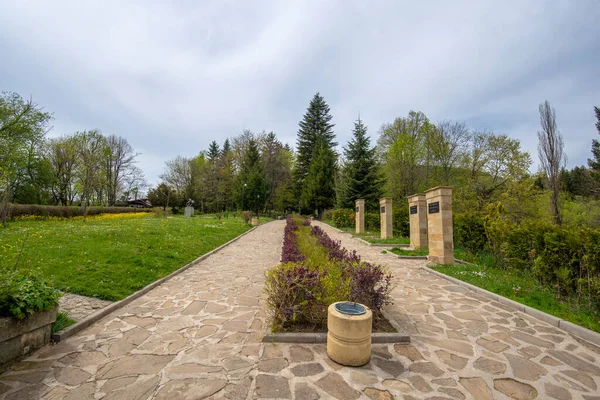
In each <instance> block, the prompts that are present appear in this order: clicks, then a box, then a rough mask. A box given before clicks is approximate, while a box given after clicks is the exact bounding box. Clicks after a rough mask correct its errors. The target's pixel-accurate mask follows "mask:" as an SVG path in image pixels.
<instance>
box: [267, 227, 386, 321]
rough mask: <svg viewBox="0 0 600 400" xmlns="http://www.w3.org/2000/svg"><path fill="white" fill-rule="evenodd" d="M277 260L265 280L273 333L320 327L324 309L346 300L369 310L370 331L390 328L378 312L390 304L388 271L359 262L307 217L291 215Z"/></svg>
mask: <svg viewBox="0 0 600 400" xmlns="http://www.w3.org/2000/svg"><path fill="white" fill-rule="evenodd" d="M281 260H282V263H281V264H280V265H278V266H277V267H274V268H272V269H270V270H269V271H267V273H266V283H265V291H266V294H267V304H268V309H269V312H270V314H271V315H270V316H271V320H272V324H273V325H272V330H273V331H274V332H278V331H279V332H280V331H325V330H326V329H327V307H328V306H329V305H330V304H332V303H334V302H337V301H348V300H350V301H355V302H358V303H362V304H365V305H367V306H368V307H369V308H371V310H372V311H373V319H374V321H373V323H374V330H375V331H384V332H389V331H394V328H393V327H392V326H391V325H390V323H389V322H388V321H387V320H386V319H385V317H384V316H383V314H382V312H381V310H382V307H383V306H384V305H386V304H390V303H391V297H390V292H391V290H392V285H391V279H392V275H391V274H390V273H389V271H388V270H387V269H386V268H385V267H383V266H381V265H373V264H370V263H368V262H365V261H361V259H360V256H359V255H358V254H356V252H355V251H352V252H350V251H348V250H347V249H345V248H343V247H342V246H341V245H340V242H339V241H334V240H332V239H331V238H330V237H329V236H328V235H327V234H326V233H325V232H324V231H323V230H322V229H320V228H319V227H317V226H314V227H311V226H310V221H308V220H306V219H304V220H300V219H298V218H296V219H294V218H292V217H288V219H287V225H286V228H285V233H284V241H283V248H282V257H281Z"/></svg>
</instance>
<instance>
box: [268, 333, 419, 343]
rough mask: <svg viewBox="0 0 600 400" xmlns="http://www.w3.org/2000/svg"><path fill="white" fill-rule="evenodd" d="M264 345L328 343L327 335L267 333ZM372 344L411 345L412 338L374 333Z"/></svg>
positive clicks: (399, 334) (402, 334)
mask: <svg viewBox="0 0 600 400" xmlns="http://www.w3.org/2000/svg"><path fill="white" fill-rule="evenodd" d="M262 342H263V343H327V334H326V333H322V332H321V333H304V332H298V333H296V332H289V333H288V332H286V333H265V335H264V336H263V338H262ZM371 343H410V336H408V335H407V334H405V333H397V332H391V333H372V334H371Z"/></svg>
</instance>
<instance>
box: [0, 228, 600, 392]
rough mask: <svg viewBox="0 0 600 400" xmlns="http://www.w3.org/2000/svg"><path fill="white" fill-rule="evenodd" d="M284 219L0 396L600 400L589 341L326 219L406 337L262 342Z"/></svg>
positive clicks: (119, 315) (24, 365) (52, 356)
mask: <svg viewBox="0 0 600 400" xmlns="http://www.w3.org/2000/svg"><path fill="white" fill-rule="evenodd" d="M284 224H285V221H276V222H272V223H269V224H266V225H262V226H260V227H259V228H258V229H257V230H256V231H254V232H252V233H250V234H249V235H246V236H245V237H243V238H241V239H240V240H239V241H238V242H236V243H234V244H233V245H231V246H229V247H227V248H225V249H224V250H222V251H221V252H219V253H217V254H215V255H213V256H211V257H209V258H207V259H206V260H203V261H202V262H200V263H198V264H197V265H196V266H194V267H192V268H190V269H189V270H187V271H185V272H184V273H182V274H181V275H178V276H177V277H175V278H173V279H172V280H169V281H168V282H166V283H165V284H163V285H161V286H159V287H157V288H156V289H154V290H153V291H151V292H149V293H148V294H147V295H145V296H143V297H141V298H140V299H137V300H135V301H134V302H132V303H131V304H129V305H128V306H127V307H125V308H123V309H121V310H119V311H116V312H115V313H113V314H111V315H109V316H108V317H106V318H104V319H103V320H101V321H99V322H98V323H96V324H95V325H93V326H91V327H90V328H88V329H86V330H84V331H82V332H80V333H79V334H77V335H75V336H74V337H72V338H69V339H68V340H67V341H65V342H62V343H60V344H58V345H56V346H52V347H47V348H45V349H42V350H41V351H38V352H36V353H35V354H34V355H33V356H32V357H30V358H28V359H27V360H25V361H23V362H21V363H19V364H17V365H16V366H15V367H14V368H13V369H12V370H11V371H9V372H7V373H5V374H3V375H2V376H0V399H7V400H8V399H10V400H12V399H37V398H44V399H53V400H58V399H140V400H142V399H144V400H145V399H166V398H168V399H169V400H175V399H199V398H211V399H253V398H284V399H319V398H322V399H329V398H337V399H359V398H362V399H393V398H396V399H407V400H410V399H431V400H433V399H472V398H475V399H509V398H515V399H534V398H538V399H546V398H550V399H552V398H554V399H586V400H591V399H600V390H599V386H600V348H598V347H597V346H594V345H592V344H589V343H586V342H584V341H581V340H577V339H576V338H574V337H572V336H570V335H569V334H567V333H565V332H563V331H561V330H559V329H556V328H555V327H552V326H550V325H548V324H546V323H543V322H541V321H538V320H536V319H534V318H532V317H530V316H527V315H524V314H522V313H520V312H517V311H514V310H512V309H510V308H508V307H506V306H504V305H502V304H498V303H496V302H493V301H490V300H488V299H486V298H484V297H481V296H478V295H477V294H474V293H470V292H468V291H466V289H464V288H462V287H460V286H457V285H454V284H452V283H450V282H449V281H446V280H444V279H441V278H438V277H436V276H434V275H432V274H429V273H427V272H426V271H423V270H420V269H419V267H420V266H421V265H423V264H424V262H422V261H414V260H400V259H397V258H395V257H392V256H390V255H383V254H381V249H378V248H376V247H369V246H367V245H364V244H363V243H361V242H359V241H358V240H355V239H352V238H351V237H350V235H345V234H340V233H338V232H337V231H335V230H333V229H332V228H330V227H328V226H323V227H324V229H325V230H326V231H327V233H328V234H329V235H330V236H332V237H333V238H336V239H341V240H342V243H343V245H344V246H345V247H347V248H349V249H356V250H357V251H358V252H359V254H361V255H362V257H363V258H364V259H366V260H369V261H375V262H379V263H385V264H388V265H389V267H390V268H391V269H392V271H393V273H394V274H395V284H396V285H397V286H396V288H395V290H394V292H393V295H394V298H395V304H394V305H392V306H390V307H388V309H387V311H388V313H389V314H390V315H392V317H393V319H394V320H395V321H396V323H397V324H399V325H400V326H401V327H402V329H404V330H405V331H407V332H408V333H410V334H411V335H412V343H411V344H410V345H403V344H395V345H394V344H387V345H384V344H381V345H374V346H373V358H372V360H371V362H370V363H369V364H367V365H365V366H363V367H360V368H348V367H342V366H340V365H338V364H336V363H334V362H332V361H331V360H329V359H328V358H327V355H326V346H325V345H324V344H315V345H307V344H272V343H266V344H263V343H260V338H261V336H262V333H263V332H264V328H265V311H264V300H262V299H261V291H262V287H263V282H264V276H263V273H264V271H265V270H266V269H267V268H268V267H271V266H273V265H276V264H277V263H278V260H279V256H280V249H281V243H282V234H283V227H284Z"/></svg>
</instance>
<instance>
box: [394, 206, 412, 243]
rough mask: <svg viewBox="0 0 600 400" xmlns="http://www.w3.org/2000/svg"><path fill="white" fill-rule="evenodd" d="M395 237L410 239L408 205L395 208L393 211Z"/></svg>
mask: <svg viewBox="0 0 600 400" xmlns="http://www.w3.org/2000/svg"><path fill="white" fill-rule="evenodd" d="M392 219H393V229H394V236H402V237H409V236H410V222H409V220H408V203H406V204H404V205H400V206H395V207H394V208H393V211H392Z"/></svg>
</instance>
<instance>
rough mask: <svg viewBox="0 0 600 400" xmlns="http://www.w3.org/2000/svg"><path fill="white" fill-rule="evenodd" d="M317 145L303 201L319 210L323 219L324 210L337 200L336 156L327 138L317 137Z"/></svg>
mask: <svg viewBox="0 0 600 400" xmlns="http://www.w3.org/2000/svg"><path fill="white" fill-rule="evenodd" d="M315 146H316V148H315V154H314V157H313V160H312V161H311V164H310V170H309V174H308V177H307V178H306V180H305V184H304V185H305V188H304V190H303V192H302V202H303V203H304V204H306V205H307V206H308V207H310V209H312V210H317V218H318V219H323V213H324V211H325V210H326V209H327V208H331V207H332V206H333V204H334V202H335V187H334V180H333V178H334V176H335V171H336V156H335V153H334V152H333V150H332V149H331V147H329V145H328V144H327V142H326V141H325V138H319V139H317V142H316V144H315Z"/></svg>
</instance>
